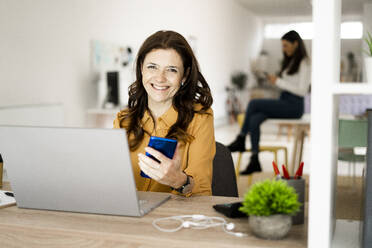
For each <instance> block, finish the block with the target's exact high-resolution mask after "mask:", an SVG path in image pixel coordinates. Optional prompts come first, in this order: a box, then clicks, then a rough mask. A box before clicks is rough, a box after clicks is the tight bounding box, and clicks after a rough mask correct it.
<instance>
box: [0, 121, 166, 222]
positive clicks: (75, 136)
mask: <svg viewBox="0 0 372 248" xmlns="http://www.w3.org/2000/svg"><path fill="white" fill-rule="evenodd" d="M0 153H1V155H2V157H3V160H4V166H5V167H6V169H7V173H8V177H9V181H10V184H11V187H12V190H13V191H14V194H15V198H16V201H17V205H18V207H20V208H34V209H48V210H61V211H72V212H85V213H97V214H110V215H127V216H143V215H144V214H146V213H148V212H149V211H150V210H152V209H154V208H155V207H157V206H159V205H160V204H162V203H163V202H165V201H166V200H168V199H169V198H170V194H167V193H156V192H137V190H136V184H135V181H134V177H133V172H132V165H131V160H130V156H129V149H128V143H127V137H126V133H125V130H123V129H85V128H58V127H25V126H0Z"/></svg>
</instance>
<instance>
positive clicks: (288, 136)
mask: <svg viewBox="0 0 372 248" xmlns="http://www.w3.org/2000/svg"><path fill="white" fill-rule="evenodd" d="M287 131H288V132H287V140H288V141H290V140H291V137H292V125H291V124H288V125H287Z"/></svg>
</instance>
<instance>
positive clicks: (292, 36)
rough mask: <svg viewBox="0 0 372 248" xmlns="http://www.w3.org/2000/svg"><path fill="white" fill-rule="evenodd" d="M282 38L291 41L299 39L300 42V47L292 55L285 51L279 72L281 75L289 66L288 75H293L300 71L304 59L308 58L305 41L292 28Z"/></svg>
mask: <svg viewBox="0 0 372 248" xmlns="http://www.w3.org/2000/svg"><path fill="white" fill-rule="evenodd" d="M281 40H286V41H289V42H291V43H294V42H295V41H297V43H298V47H297V49H296V51H295V52H294V54H293V55H292V56H287V55H286V54H285V53H284V52H283V56H284V59H283V62H282V67H281V69H280V74H279V75H280V76H282V73H283V71H284V70H286V69H287V68H288V67H289V69H288V72H287V73H288V75H293V74H295V73H297V72H298V69H299V67H300V64H301V61H302V59H304V58H307V52H306V48H305V44H304V41H303V40H302V38H301V36H300V35H299V34H298V33H297V32H296V31H294V30H291V31H289V32H288V33H286V34H284V35H283V37H282V38H281Z"/></svg>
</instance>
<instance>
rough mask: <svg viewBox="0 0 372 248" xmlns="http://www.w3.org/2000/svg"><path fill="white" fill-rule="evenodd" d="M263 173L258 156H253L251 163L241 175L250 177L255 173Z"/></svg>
mask: <svg viewBox="0 0 372 248" xmlns="http://www.w3.org/2000/svg"><path fill="white" fill-rule="evenodd" d="M259 171H262V169H261V165H260V161H258V154H253V155H252V156H251V161H250V162H249V164H248V166H247V168H246V169H245V170H244V171H241V172H240V173H239V174H240V175H250V174H252V173H253V172H259Z"/></svg>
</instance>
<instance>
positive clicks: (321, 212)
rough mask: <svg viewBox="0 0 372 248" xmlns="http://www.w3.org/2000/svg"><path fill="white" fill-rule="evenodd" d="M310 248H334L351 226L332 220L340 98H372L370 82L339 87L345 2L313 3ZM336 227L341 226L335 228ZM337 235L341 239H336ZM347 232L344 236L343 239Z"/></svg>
mask: <svg viewBox="0 0 372 248" xmlns="http://www.w3.org/2000/svg"><path fill="white" fill-rule="evenodd" d="M312 4H313V23H314V38H313V43H312V44H313V48H312V92H311V94H312V96H311V99H313V100H312V102H311V136H312V137H311V151H312V152H311V157H310V160H311V167H310V183H309V185H310V188H309V203H310V204H309V206H310V207H309V229H308V230H309V231H308V247H309V248H319V247H322V248H330V247H334V245H335V244H337V243H339V240H335V239H337V237H343V236H347V235H348V233H347V232H348V231H347V230H348V228H342V226H338V225H339V224H342V221H340V220H336V219H335V216H334V201H335V182H336V176H337V169H336V168H337V144H338V114H339V110H338V102H339V95H345V94H372V84H367V83H359V84H358V83H340V82H339V75H340V68H339V63H340V62H339V61H340V23H341V0H327V1H324V0H313V1H312ZM336 227H337V228H336ZM335 233H337V235H335ZM344 234H345V235H344Z"/></svg>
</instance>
